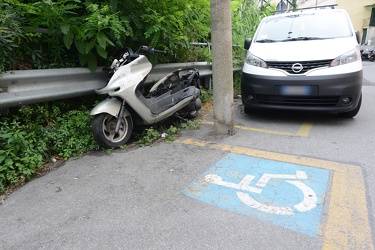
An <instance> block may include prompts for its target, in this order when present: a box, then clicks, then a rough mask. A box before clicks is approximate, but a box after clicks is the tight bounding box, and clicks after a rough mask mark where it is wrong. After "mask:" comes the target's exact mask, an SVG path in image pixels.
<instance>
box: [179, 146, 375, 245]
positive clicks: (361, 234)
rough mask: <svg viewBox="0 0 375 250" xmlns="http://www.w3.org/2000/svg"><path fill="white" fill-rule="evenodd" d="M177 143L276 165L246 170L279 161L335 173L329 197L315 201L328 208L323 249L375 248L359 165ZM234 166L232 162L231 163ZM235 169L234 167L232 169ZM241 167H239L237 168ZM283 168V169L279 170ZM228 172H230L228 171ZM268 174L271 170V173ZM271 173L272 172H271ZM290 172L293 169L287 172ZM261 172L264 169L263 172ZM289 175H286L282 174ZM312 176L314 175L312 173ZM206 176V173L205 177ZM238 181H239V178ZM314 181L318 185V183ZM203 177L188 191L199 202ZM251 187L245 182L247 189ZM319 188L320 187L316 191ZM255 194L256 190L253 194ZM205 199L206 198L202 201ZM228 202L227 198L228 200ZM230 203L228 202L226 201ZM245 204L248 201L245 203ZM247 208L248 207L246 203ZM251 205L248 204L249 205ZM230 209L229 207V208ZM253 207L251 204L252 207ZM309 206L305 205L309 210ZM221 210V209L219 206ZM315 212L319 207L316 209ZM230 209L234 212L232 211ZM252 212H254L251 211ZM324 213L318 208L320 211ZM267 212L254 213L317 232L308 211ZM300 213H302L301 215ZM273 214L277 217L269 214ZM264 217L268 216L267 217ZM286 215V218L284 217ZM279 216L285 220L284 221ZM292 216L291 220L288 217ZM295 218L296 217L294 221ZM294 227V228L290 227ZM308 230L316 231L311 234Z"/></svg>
mask: <svg viewBox="0 0 375 250" xmlns="http://www.w3.org/2000/svg"><path fill="white" fill-rule="evenodd" d="M178 142H180V143H184V144H189V145H195V146H198V147H208V148H213V149H220V150H223V151H227V152H231V153H236V154H239V155H247V156H251V157H256V158H257V159H267V160H268V161H269V160H273V161H274V162H271V163H260V164H258V165H255V166H254V164H253V163H252V162H247V164H245V168H246V169H252V167H256V169H257V170H258V171H259V169H262V168H263V167H264V166H268V165H269V164H271V165H273V167H275V165H277V163H279V162H286V163H288V164H297V166H298V167H297V169H299V170H301V169H303V168H301V166H305V167H306V166H311V167H313V168H316V169H324V170H329V171H330V172H332V178H331V182H330V184H329V186H330V189H331V190H330V192H327V193H325V192H323V193H322V194H321V195H327V197H326V198H325V201H326V202H324V199H322V200H320V201H315V202H316V203H320V205H321V206H323V203H326V204H325V206H327V207H328V211H327V216H326V218H325V220H322V221H321V220H320V217H318V227H320V232H321V233H322V235H323V238H324V241H323V246H322V249H359V248H365V249H373V248H374V245H373V242H372V236H371V227H370V222H369V219H368V218H369V217H368V210H367V203H366V194H365V185H364V180H363V174H362V169H361V168H360V167H359V166H355V165H349V164H342V163H336V162H330V161H325V160H319V159H313V158H307V157H300V156H293V155H285V154H277V153H272V152H266V151H260V150H254V149H249V148H243V147H236V146H230V145H222V144H217V143H212V142H208V141H200V140H192V139H181V140H179V141H178ZM232 164H233V163H232ZM232 167H233V166H232ZM237 167H238V165H237ZM219 168H220V169H221V170H222V169H223V163H219ZM280 169H281V170H280ZM225 170H226V171H228V170H227V169H225ZM276 170H277V171H276V172H280V171H283V170H285V169H283V168H281V167H280V166H276ZM268 171H269V170H268ZM271 171H272V170H271ZM285 171H290V170H285ZM293 171H295V167H294V166H293ZM261 172H262V170H261ZM307 172H308V171H307ZM273 173H275V169H273ZM283 174H286V173H283ZM310 175H311V173H310ZM204 176H207V173H206V174H205V175H204ZM324 176H325V175H323V174H322V173H320V175H318V176H317V177H316V178H317V180H319V181H321V180H322V179H325V178H326V177H327V176H325V177H324ZM237 179H238V178H237ZM285 179H293V178H291V177H286V178H285ZM317 180H315V182H319V181H317ZM201 181H202V180H201V178H198V180H197V181H196V183H194V184H191V185H190V186H189V187H187V188H186V189H185V191H184V192H185V193H188V195H189V196H192V197H194V198H198V199H205V198H206V197H204V196H203V195H202V192H203V189H204V188H207V184H203V186H202V187H200V186H199V182H201ZM311 182H312V180H311V179H310V180H308V183H310V184H309V185H310V186H311V185H312V184H311ZM323 183H325V182H324V181H323ZM249 184H250V182H249V183H246V186H248V185H249ZM316 189H317V188H316ZM192 190H193V191H192ZM253 192H254V191H253ZM221 195H222V196H224V195H223V194H219V195H218V196H219V197H220V199H225V197H221ZM202 196H203V198H202ZM286 196H293V193H292V192H291V191H290V190H288V192H287V194H286ZM213 199H214V198H212V197H209V201H208V202H209V203H210V202H211V203H215V202H214V201H213ZM226 200H228V198H226ZM226 202H227V201H226ZM245 203H246V202H245ZM245 205H246V204H245ZM247 205H249V204H247ZM226 206H228V205H226ZM249 206H250V205H249ZM256 206H257V207H252V206H250V207H251V208H248V209H250V212H252V213H254V210H255V212H256V209H257V208H259V205H257V204H256ZM307 206H308V205H305V207H307ZM219 207H222V206H219ZM315 209H316V208H315ZM229 210H231V209H229ZM235 210H237V211H238V210H239V211H241V212H240V213H242V214H243V213H244V212H243V211H244V210H243V209H242V210H241V209H239V208H236V209H235ZM251 210H252V211H251ZM321 211H322V210H321V209H319V212H321ZM263 212H264V213H263V214H262V213H261V214H260V215H259V212H258V213H255V217H257V216H258V217H260V218H266V220H269V221H271V222H272V223H275V224H277V225H281V226H284V227H287V228H291V229H292V230H296V231H300V232H303V233H306V234H308V235H310V236H314V234H315V233H316V232H315V231H314V229H312V227H313V224H314V220H313V219H312V220H303V219H301V218H303V217H304V216H306V215H305V214H304V213H305V212H310V211H297V212H296V214H292V215H289V216H288V215H287V214H282V215H279V214H277V212H275V209H274V210H273V211H271V212H267V211H263ZM298 212H299V213H298ZM268 213H271V214H272V215H275V214H276V216H274V217H275V218H273V217H272V216H270V215H268V216H267V214H268ZM264 216H265V217H264ZM285 216H287V217H285ZM312 216H314V215H312ZM280 217H284V218H281V219H280ZM288 217H289V218H288ZM291 217H296V218H291ZM285 220H292V221H293V220H296V221H295V222H294V223H289V222H285ZM297 221H303V222H302V225H299V226H298V223H297ZM290 225H292V226H290ZM309 230H313V231H314V232H311V231H309Z"/></svg>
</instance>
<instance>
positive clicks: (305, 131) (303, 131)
mask: <svg viewBox="0 0 375 250" xmlns="http://www.w3.org/2000/svg"><path fill="white" fill-rule="evenodd" d="M202 123H204V124H210V125H213V124H214V123H213V122H208V121H202ZM234 127H235V128H238V129H242V130H248V131H254V132H259V133H266V134H273V135H287V136H298V137H307V136H308V135H309V133H310V130H311V128H312V122H305V123H303V124H302V126H301V127H300V128H299V130H298V132H297V133H289V132H282V131H275V130H267V129H260V128H252V127H246V126H241V125H235V126H234Z"/></svg>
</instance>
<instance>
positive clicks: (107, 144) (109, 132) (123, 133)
mask: <svg viewBox="0 0 375 250" xmlns="http://www.w3.org/2000/svg"><path fill="white" fill-rule="evenodd" d="M116 124H117V118H116V117H114V116H112V115H110V114H107V113H102V114H98V115H95V117H94V119H93V120H92V132H93V134H94V138H95V140H96V142H97V143H98V145H99V146H100V147H101V148H118V147H120V146H123V145H125V144H126V143H127V141H128V140H129V138H130V135H131V133H132V130H133V121H132V118H131V116H130V115H124V116H123V117H121V125H120V130H119V132H118V133H116V132H115V129H116Z"/></svg>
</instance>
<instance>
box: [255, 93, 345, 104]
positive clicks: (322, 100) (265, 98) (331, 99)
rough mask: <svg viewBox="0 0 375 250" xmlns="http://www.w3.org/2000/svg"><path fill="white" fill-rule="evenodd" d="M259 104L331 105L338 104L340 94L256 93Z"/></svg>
mask: <svg viewBox="0 0 375 250" xmlns="http://www.w3.org/2000/svg"><path fill="white" fill-rule="evenodd" d="M256 100H257V102H258V103H259V104H269V105H281V106H305V107H318V106H321V107H322V106H324V107H330V106H336V105H337V102H338V101H339V97H338V96H313V97H307V96H303V97H300V96H299V97H298V96H278V95H256Z"/></svg>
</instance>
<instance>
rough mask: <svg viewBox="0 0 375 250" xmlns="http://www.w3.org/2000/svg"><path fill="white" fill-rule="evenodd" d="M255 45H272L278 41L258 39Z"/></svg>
mask: <svg viewBox="0 0 375 250" xmlns="http://www.w3.org/2000/svg"><path fill="white" fill-rule="evenodd" d="M256 42H257V43H274V42H279V41H276V40H272V39H259V40H256Z"/></svg>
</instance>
